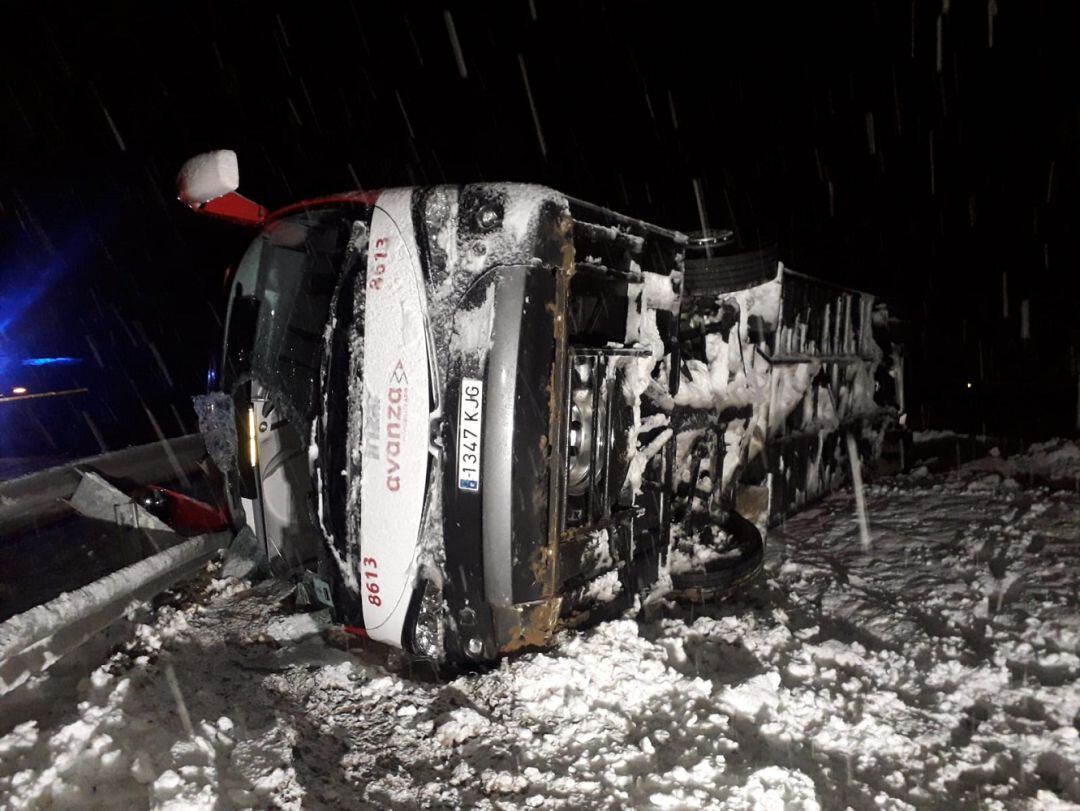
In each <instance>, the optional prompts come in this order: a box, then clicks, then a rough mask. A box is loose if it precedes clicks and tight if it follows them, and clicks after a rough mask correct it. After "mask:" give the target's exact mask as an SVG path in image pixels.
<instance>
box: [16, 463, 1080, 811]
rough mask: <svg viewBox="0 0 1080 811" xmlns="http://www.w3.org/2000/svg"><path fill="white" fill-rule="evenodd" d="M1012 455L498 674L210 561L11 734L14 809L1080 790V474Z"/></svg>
mask: <svg viewBox="0 0 1080 811" xmlns="http://www.w3.org/2000/svg"><path fill="white" fill-rule="evenodd" d="M1066 453H1069V452H1066ZM988 465H989V466H990V469H988ZM1009 475H1011V474H1009V472H1008V470H1006V469H1004V468H1003V469H997V468H993V465H992V464H991V462H989V461H988V462H987V463H986V464H979V463H976V464H973V465H969V466H966V467H965V468H963V469H962V470H961V471H960V472H958V473H953V474H950V475H948V476H933V475H930V474H927V473H925V472H921V471H920V472H919V473H917V474H915V475H911V476H908V477H905V478H902V479H897V480H892V481H889V482H885V483H882V484H879V485H877V486H874V487H870V488H868V490H867V502H868V509H869V514H870V521H871V530H872V535H873V543H872V546H871V548H870V549H869V550H868V551H864V549H863V548H862V546H861V545H860V542H859V533H858V528H857V526H856V522H855V520H854V517H853V509H852V503H851V502H852V498H851V495H850V493H841V494H838V495H836V496H834V497H832V498H830V499H829V500H828V501H826V502H824V503H823V504H822V505H819V506H817V507H815V508H812V509H810V510H809V511H807V512H805V513H803V514H801V515H800V516H798V517H797V518H796V519H793V520H791V521H789V522H788V523H787V525H786V526H785V527H784V528H783V529H782V530H778V531H775V532H774V533H773V534H772V535H771V536H770V550H769V559H768V565H767V577H766V578H765V580H764V582H763V583H762V584H760V585H759V586H757V587H755V588H753V589H751V590H749V591H748V592H747V593H746V594H744V595H743V596H742V597H741V598H740V599H738V600H735V601H732V602H730V603H727V604H725V605H722V606H717V607H713V608H711V609H710V610H708V611H701V610H697V611H690V610H688V609H686V610H684V609H680V608H677V607H674V606H660V607H658V608H656V609H655V610H652V609H650V610H651V611H652V613H651V614H650V615H649V616H647V617H643V618H641V619H640V621H639V620H635V619H631V618H626V619H622V620H618V621H615V622H610V623H607V624H604V625H600V626H598V627H595V628H593V629H590V630H586V631H583V632H578V633H569V634H566V635H565V636H564V637H563V638H562V640H561V642H560V644H559V645H558V646H557V647H556V648H555V649H554V650H551V651H548V652H544V653H530V654H526V655H522V656H519V657H516V658H514V659H513V660H511V661H508V662H505V663H504V664H503V665H502V667H500V668H499V669H496V670H494V671H493V672H489V673H486V674H482V675H468V676H459V677H457V678H446V677H444V678H442V679H440V678H437V676H436V674H435V673H433V672H432V671H431V669H430V668H428V667H426V666H424V665H413V666H411V667H410V666H409V665H408V663H406V662H404V661H402V660H399V659H395V657H393V656H391V655H390V654H389V653H388V652H387V650H386V649H384V648H380V647H378V646H375V645H366V644H362V643H359V642H355V641H351V640H350V638H348V637H346V636H344V635H343V634H341V633H340V632H338V631H336V630H328V629H326V627H325V622H324V618H323V617H322V616H321V615H319V614H312V615H296V614H290V613H289V612H288V609H287V608H286V607H285V605H287V603H283V601H282V597H283V596H284V591H283V590H282V589H281V587H276V586H273V585H269V584H267V585H262V586H259V587H257V588H255V589H246V588H244V587H243V586H242V584H237V583H231V584H225V585H224V587H223V586H222V584H221V583H220V582H217V583H213V584H212V585H207V584H208V583H209V582H210V581H209V580H208V579H204V580H203V582H202V584H201V585H199V586H198V587H188V588H187V589H185V590H184V591H183V592H182V593H180V594H178V595H176V596H175V598H174V599H172V600H170V601H169V602H168V603H167V604H166V605H164V606H162V607H159V608H158V609H157V610H156V611H154V612H150V613H148V614H147V616H146V618H145V622H144V624H142V625H140V626H139V628H138V634H137V637H136V639H135V641H134V642H133V643H132V644H130V645H129V646H128V647H127V649H126V650H124V651H122V652H119V653H117V654H115V655H114V656H113V658H112V659H111V661H109V663H108V664H106V665H105V666H103V667H101V668H100V669H99V670H97V671H96V672H95V673H94V674H93V676H92V678H90V679H88V680H87V682H86V683H85V684H83V685H82V689H81V702H80V703H79V704H78V706H77V707H74V706H72V707H68V708H66V709H64V708H57V710H56V711H55V713H54V715H55V717H54V718H52V719H50V720H47V721H42V722H40V723H38V722H29V723H26V724H22V725H20V726H18V727H16V728H15V729H14V730H13V731H11V732H9V733H8V734H6V735H5V736H3V737H0V806H3V807H13V808H23V807H53V808H55V807H79V808H85V807H88V806H93V805H105V806H111V807H124V808H128V807H130V808H139V807H147V806H149V807H155V808H197V807H204V808H229V807H247V806H254V807H274V806H283V807H295V808H299V807H304V808H319V807H350V808H356V807H372V806H374V807H402V808H407V807H416V806H420V807H444V808H458V807H481V808H483V807H488V808H519V807H543V808H558V807H563V808H592V807H600V808H626V807H658V808H702V807H711V808H785V807H787V808H817V807H824V808H833V807H845V806H851V807H854V808H871V807H879V808H902V807H910V806H915V807H919V808H925V807H937V808H949V809H951V808H964V807H970V808H999V807H1000V808H1023V807H1030V808H1053V807H1073V806H1072V805H1071V804H1072V803H1078V802H1080V734H1078V724H1080V690H1078V676H1080V658H1078V654H1080V565H1078V564H1080V539H1078V535H1080V497H1078V496H1077V494H1076V493H1075V492H1072V491H1071V490H1056V491H1048V490H1041V489H1030V488H1026V487H1025V486H1026V485H1027V481H1026V480H1024V478H1023V477H1021V480H1020V481H1017V480H1015V479H1012V478H1009Z"/></svg>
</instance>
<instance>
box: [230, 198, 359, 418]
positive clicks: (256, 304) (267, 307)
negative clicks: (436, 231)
mask: <svg viewBox="0 0 1080 811" xmlns="http://www.w3.org/2000/svg"><path fill="white" fill-rule="evenodd" d="M369 217H370V214H369V213H365V212H363V211H362V210H356V209H352V208H350V209H341V208H335V209H321V210H317V211H305V212H301V213H298V214H294V215H292V216H289V217H286V218H283V219H281V220H277V221H275V222H272V223H271V224H270V225H268V226H267V227H266V228H265V229H264V230H263V232H262V233H261V234H260V235H259V236H258V237H257V238H256V239H255V240H254V241H253V242H252V244H251V246H250V247H249V248H248V250H247V252H246V253H245V254H244V258H243V259H242V260H241V262H240V265H239V267H238V268H237V270H236V274H235V276H234V277H233V280H232V285H231V288H232V289H231V295H230V301H229V309H228V313H227V315H226V332H225V334H226V342H225V355H224V361H225V362H224V368H223V376H222V388H223V389H224V390H225V391H227V392H231V391H232V390H233V389H235V387H236V386H237V385H238V384H241V383H243V382H245V381H246V380H249V379H254V380H257V381H258V382H259V383H261V384H262V385H264V386H266V387H268V388H269V389H270V390H271V392H273V393H274V395H275V399H279V400H280V401H281V402H282V403H283V404H284V405H285V406H286V407H287V409H288V410H290V411H291V412H292V414H293V415H294V416H296V417H299V418H301V419H303V420H304V422H306V423H310V420H311V419H312V417H313V410H314V406H315V404H314V402H313V401H314V397H315V389H316V386H317V383H318V379H319V369H320V364H321V362H322V354H323V338H324V333H325V330H326V323H327V319H328V318H329V314H330V304H331V300H332V298H333V295H334V290H335V288H336V286H337V281H338V278H339V277H340V275H341V272H342V270H343V269H344V265H345V264H346V263H347V262H350V261H357V260H358V258H359V257H358V256H356V252H355V251H350V250H348V249H347V246H348V245H349V236H350V233H351V231H352V228H353V224H354V221H355V220H356V219H358V218H359V219H361V220H362V221H363V222H364V223H365V224H366V222H367V220H368V219H369Z"/></svg>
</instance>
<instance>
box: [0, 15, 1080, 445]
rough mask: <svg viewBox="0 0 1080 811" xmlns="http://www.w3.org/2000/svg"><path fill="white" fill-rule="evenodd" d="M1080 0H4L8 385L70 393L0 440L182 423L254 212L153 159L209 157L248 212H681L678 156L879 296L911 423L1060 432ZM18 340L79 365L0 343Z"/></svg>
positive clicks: (758, 219) (2, 354)
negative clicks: (442, 189)
mask: <svg viewBox="0 0 1080 811" xmlns="http://www.w3.org/2000/svg"><path fill="white" fill-rule="evenodd" d="M1072 5H1073V4H1071V3H1065V2H1060V3H1052V2H1032V0H989V2H988V0H978V1H977V2H963V1H962V0H952V2H948V0H945V2H944V3H942V2H941V0H936V1H931V0H915V2H884V0H879V2H869V1H868V2H859V3H856V2H852V3H798V4H788V3H775V2H743V3H733V2H725V3H715V4H708V6H706V5H705V4H700V5H699V4H696V3H677V2H626V3H615V2H606V3H601V2H596V3H576V4H575V3H560V2H549V1H548V0H532V2H530V0H514V1H513V2H501V3H491V4H485V3H449V4H446V5H440V4H434V5H426V4H401V3H389V2H382V3H374V2H355V3H346V2H335V3H318V2H307V3H267V2H260V3H254V2H220V3H210V2H185V3H172V2H160V3H159V2H153V3H148V2H134V1H133V2H112V3H101V4H94V3H85V2H82V3H76V2H71V3H61V2H38V3H33V4H18V3H15V4H8V5H7V6H6V8H5V12H6V14H7V18H6V19H5V25H4V29H5V30H4V33H3V34H2V36H3V48H2V53H0V59H2V63H0V67H2V70H0V77H3V78H0V143H2V144H3V151H2V154H0V180H2V183H0V388H2V389H3V390H4V391H6V390H7V389H9V388H10V387H11V386H13V385H17V384H24V385H27V384H28V383H27V381H29V384H30V385H32V386H36V387H38V388H41V387H44V386H46V385H48V386H66V385H85V386H87V387H88V388H89V389H90V392H89V394H87V395H82V396H80V397H73V398H66V399H64V400H63V401H58V402H55V403H49V404H39V405H38V406H36V407H35V408H36V409H37V410H36V411H35V414H36V415H38V416H40V418H41V419H40V421H39V422H40V424H38V422H35V423H34V426H35V427H34V429H33V430H32V431H31V430H28V429H26V425H27V424H29V423H27V422H26V419H29V417H27V415H26V414H23V418H20V421H19V423H18V425H19V427H17V428H15V427H12V426H14V425H15V422H14V421H13V417H12V414H14V413H15V412H14V411H10V410H9V411H7V412H4V411H2V410H3V409H5V408H6V409H13V408H16V407H19V406H16V405H15V404H8V405H6V406H5V405H3V404H0V437H2V440H3V441H2V442H0V456H3V455H5V454H7V455H10V454H14V453H22V454H28V453H35V454H37V453H42V452H47V453H86V452H90V451H93V450H96V449H97V448H98V447H99V446H104V447H109V448H112V447H117V446H122V445H124V444H128V443H132V442H138V441H146V440H147V439H150V438H153V436H154V435H155V433H156V432H158V431H160V432H162V433H164V434H176V433H178V432H180V431H182V430H183V431H191V430H194V428H195V424H194V416H193V413H192V411H191V407H190V402H189V401H188V399H187V398H188V396H189V395H190V394H192V393H199V392H201V391H202V390H203V389H204V388H205V383H204V377H205V371H206V361H207V358H208V356H209V351H210V347H211V346H212V345H213V343H214V341H215V340H216V335H215V333H216V330H217V319H218V318H219V317H220V297H221V280H222V275H223V271H224V269H225V267H226V266H227V265H228V264H229V263H230V262H233V261H235V260H236V259H237V257H238V256H239V253H240V252H241V251H242V249H243V245H244V243H245V241H246V240H248V239H250V236H251V235H250V234H248V233H244V232H243V231H239V230H236V229H233V228H230V227H228V226H224V225H222V224H220V223H216V222H211V221H208V220H206V219H203V218H199V217H196V216H195V215H193V214H192V213H190V212H188V211H187V210H185V209H184V208H183V207H182V206H180V204H178V203H177V202H176V201H175V191H174V188H175V187H174V178H175V176H176V172H177V170H178V169H179V167H180V165H181V164H182V163H183V161H184V160H185V159H187V158H188V157H190V156H191V155H193V154H195V153H198V152H201V151H205V150H208V149H214V148H223V147H227V148H231V149H235V150H236V151H237V152H238V153H239V156H240V167H241V178H242V180H241V191H243V192H244V193H245V194H247V195H248V196H249V197H252V198H254V199H256V200H258V201H259V202H261V203H263V204H265V205H267V206H268V207H270V208H274V207H277V206H281V205H284V204H287V203H290V202H294V201H296V200H298V199H301V198H304V197H309V196H316V195H320V194H325V193H327V192H333V191H341V190H346V189H351V188H356V187H357V186H360V187H362V188H378V187H382V186H395V185H409V184H417V183H442V182H469V181H477V180H521V181H533V182H539V183H545V184H549V185H552V186H554V187H556V188H559V189H561V190H563V191H565V192H567V193H569V194H573V195H575V196H578V197H582V198H585V199H588V200H591V201H593V202H597V203H601V204H604V205H607V206H610V207H612V208H615V209H617V210H620V211H623V212H626V213H629V214H633V215H636V216H639V217H642V218H645V219H648V220H651V221H654V222H657V223H659V224H662V225H666V226H670V227H675V228H680V229H682V230H693V229H697V228H700V226H701V212H699V208H698V206H697V203H696V200H695V192H694V183H695V180H696V181H697V183H698V184H699V187H700V189H701V193H702V199H703V203H704V208H703V212H704V216H705V218H706V219H707V221H708V224H709V225H710V226H720V227H730V228H734V229H735V230H736V231H737V233H738V235H739V237H740V238H741V240H742V242H743V243H744V244H745V245H746V246H747V247H757V246H758V245H762V244H769V243H773V242H778V243H779V245H780V247H781V255H782V257H783V258H784V259H785V261H786V262H787V263H788V264H790V265H791V266H793V267H795V268H796V269H799V270H802V271H805V272H809V273H812V274H815V275H819V276H822V277H824V278H827V279H832V280H835V281H838V282H841V283H845V284H849V285H852V286H856V287H860V288H864V289H867V290H870V291H873V292H877V293H880V294H881V295H882V296H883V297H885V298H886V299H887V300H888V301H889V302H890V305H891V310H892V313H893V314H894V315H895V316H897V317H899V318H901V319H903V321H904V331H905V333H906V340H907V345H908V351H909V355H910V359H909V361H910V362H909V381H908V402H909V409H910V411H911V420H912V423H913V424H914V426H915V427H927V426H932V427H937V428H943V427H954V428H959V429H963V430H974V431H976V432H990V433H992V434H997V435H1006V434H1007V435H1010V436H1026V437H1028V438H1041V437H1044V436H1047V435H1052V434H1065V433H1071V432H1073V431H1075V427H1076V408H1077V364H1078V359H1077V354H1076V346H1077V343H1078V338H1080V325H1078V319H1077V316H1076V314H1075V310H1076V304H1077V301H1078V295H1077V294H1078V292H1080V290H1078V288H1080V282H1078V278H1077V273H1076V268H1077V263H1078V258H1080V256H1078V255H1080V241H1078V238H1077V235H1076V228H1075V224H1076V223H1077V222H1078V216H1077V215H1078V214H1080V198H1078V190H1080V81H1078V78H1080V69H1078V68H1080V65H1078V62H1080V58H1078V55H1077V54H1078V51H1080V49H1078V48H1077V47H1076V31H1077V30H1078V29H1077V28H1076V25H1075V23H1076V19H1074V16H1075V15H1074V14H1073V13H1072V12H1071V11H1068V10H1067V9H1068V8H1069V7H1071V6H1072ZM712 6H715V8H711V7H712ZM704 7H709V8H710V9H711V10H709V11H708V12H706V11H704V10H703V8H704ZM447 10H448V11H449V12H450V14H451V16H452V20H453V26H454V29H455V31H456V35H457V37H458V40H459V42H460V48H461V54H462V58H463V66H464V75H463V73H462V70H461V68H460V67H459V64H458V61H457V59H456V58H455V52H454V49H453V47H452V44H451V38H450V36H449V34H448V25H447V18H446V13H445V12H446V11H447ZM991 27H992V31H993V33H992V46H991V33H990V29H991ZM523 66H524V71H527V76H528V79H527V81H528V85H529V88H530V89H531V93H532V98H533V101H534V103H535V110H536V116H537V118H538V120H539V129H538V128H537V126H536V124H535V123H534V118H533V113H532V110H531V108H530V101H529V96H528V94H527V91H526V80H525V77H524V71H523ZM541 133H542V136H541ZM541 137H542V141H541ZM1003 293H1007V299H1008V302H1007V309H1006V303H1005V301H1004V300H1003ZM1025 300H1026V301H1027V302H1028V304H1027V305H1023V304H1022V302H1024V301H1025ZM1024 306H1026V307H1027V308H1028V312H1029V315H1030V318H1029V323H1030V329H1029V333H1028V336H1029V337H1025V336H1024V335H1023V334H1022V324H1021V309H1022V307H1024ZM40 356H72V357H77V358H81V359H82V360H81V362H80V363H78V364H75V365H68V366H52V367H42V368H40V369H36V370H27V369H26V368H25V367H20V366H17V365H14V363H13V360H12V359H15V360H16V361H17V360H18V359H19V358H23V357H40ZM5 358H6V361H5ZM16 377H18V378H19V379H15V378H16ZM968 384H971V385H970V386H969V385H968ZM23 410H24V411H26V409H23ZM91 425H92V426H93V427H91ZM95 431H96V434H97V437H95ZM43 448H44V450H42V449H43Z"/></svg>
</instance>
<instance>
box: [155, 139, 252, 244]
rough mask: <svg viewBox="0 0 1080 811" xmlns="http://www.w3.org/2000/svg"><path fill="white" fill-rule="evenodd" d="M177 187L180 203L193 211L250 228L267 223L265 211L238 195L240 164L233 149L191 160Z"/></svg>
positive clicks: (209, 153)
mask: <svg viewBox="0 0 1080 811" xmlns="http://www.w3.org/2000/svg"><path fill="white" fill-rule="evenodd" d="M176 186H177V196H178V197H179V199H180V202H182V203H183V204H184V205H186V206H187V207H188V208H190V209H192V210H193V211H197V212H199V213H201V214H208V215H210V216H212V217H219V218H221V219H224V220H229V221H231V222H235V223H239V224H241V225H248V226H258V225H262V223H263V222H265V221H266V215H267V212H266V209H265V208H263V207H262V206H260V205H259V204H258V203H256V202H254V201H252V200H249V199H247V198H246V197H244V196H243V195H240V194H237V192H236V190H237V189H238V188H240V165H239V161H237V159H236V153H235V152H233V151H232V150H231V149H217V150H215V151H213V152H204V153H203V154H201V155H196V156H195V157H194V158H191V159H189V160H188V161H187V162H186V163H185V164H184V165H183V167H182V168H181V169H180V174H179V175H178V176H177V178H176Z"/></svg>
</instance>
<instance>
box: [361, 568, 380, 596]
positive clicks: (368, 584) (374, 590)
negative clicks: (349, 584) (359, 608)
mask: <svg viewBox="0 0 1080 811" xmlns="http://www.w3.org/2000/svg"><path fill="white" fill-rule="evenodd" d="M360 564H361V565H362V566H363V567H364V588H365V589H367V593H368V594H367V601H368V602H369V603H371V604H372V605H374V606H380V605H382V597H380V596H379V583H378V579H379V573H378V572H377V571H375V570H376V569H378V568H379V562H378V561H377V560H375V558H364V559H363V560H361V561H360Z"/></svg>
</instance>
